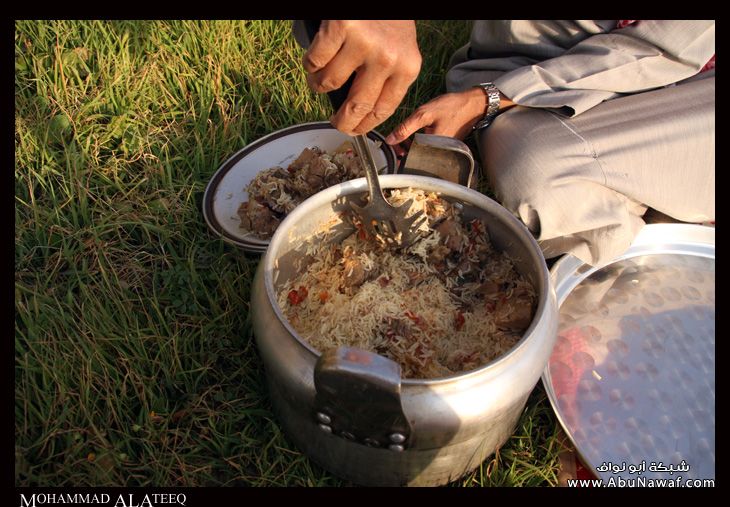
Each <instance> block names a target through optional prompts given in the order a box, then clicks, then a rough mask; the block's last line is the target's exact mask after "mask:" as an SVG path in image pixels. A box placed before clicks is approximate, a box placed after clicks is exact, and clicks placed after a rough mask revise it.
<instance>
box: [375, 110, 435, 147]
mask: <svg viewBox="0 0 730 507" xmlns="http://www.w3.org/2000/svg"><path fill="white" fill-rule="evenodd" d="M433 121H434V119H433V115H432V114H431V111H430V110H429V109H426V108H424V107H419V108H418V109H416V111H415V112H414V113H413V114H412V115H410V116H409V117H408V118H406V119H405V121H404V122H403V123H401V124H400V125H398V126H397V127H396V128H395V129H393V132H391V133H390V134H389V135H388V137H386V138H385V142H386V143H388V144H391V145H392V144H398V143H401V142H403V141H405V140H406V139H407V138H408V137H410V136H411V134H414V133H416V132H417V131H419V130H420V129H422V128H424V127H430V126H431V125H432V123H433Z"/></svg>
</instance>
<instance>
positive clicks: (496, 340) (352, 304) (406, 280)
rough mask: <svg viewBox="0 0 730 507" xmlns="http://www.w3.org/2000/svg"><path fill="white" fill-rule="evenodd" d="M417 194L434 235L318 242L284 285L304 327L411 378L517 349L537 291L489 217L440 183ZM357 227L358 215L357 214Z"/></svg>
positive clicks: (402, 197) (317, 339) (394, 197)
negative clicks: (496, 237)
mask: <svg viewBox="0 0 730 507" xmlns="http://www.w3.org/2000/svg"><path fill="white" fill-rule="evenodd" d="M409 198H413V199H414V204H413V207H414V209H412V210H411V211H415V209H423V210H424V211H426V214H427V215H428V217H429V219H428V221H427V223H425V224H424V227H425V228H426V230H427V231H428V232H429V234H428V235H427V236H426V237H424V238H423V239H421V240H419V241H417V242H416V243H415V244H414V245H412V246H410V247H409V248H408V249H406V250H405V251H402V252H399V251H392V250H389V249H387V248H383V247H382V245H380V244H379V243H378V242H376V241H375V240H374V239H372V238H369V237H367V235H366V234H364V231H362V230H361V229H357V228H356V231H355V232H354V233H352V234H351V235H350V236H348V237H347V238H346V239H345V240H344V241H341V242H333V243H329V244H327V243H326V242H323V241H319V242H312V243H311V244H308V245H307V246H306V249H307V252H308V253H309V254H311V259H312V260H311V262H310V263H309V264H308V265H307V266H305V267H303V268H302V269H301V270H299V274H298V275H296V276H294V277H293V278H292V279H290V280H289V281H288V282H286V284H284V285H283V287H281V289H280V292H279V295H278V302H279V305H280V307H281V308H282V309H283V311H284V314H285V316H286V318H287V319H288V320H289V321H290V323H291V324H292V326H293V327H294V329H296V331H297V332H298V333H299V334H300V336H301V337H303V338H304V339H305V340H307V341H308V342H309V343H310V344H311V345H312V346H313V347H314V348H316V349H317V350H319V351H326V350H329V349H332V348H336V347H338V346H350V347H359V348H362V349H365V350H369V351H371V352H375V353H378V354H381V355H383V356H385V357H388V358H390V359H392V360H394V361H396V362H397V363H398V364H399V365H400V366H401V370H402V376H403V377H405V378H438V377H444V376H448V375H453V374H455V373H461V372H464V371H469V370H472V369H474V368H477V367H479V366H481V365H484V364H486V363H488V362H489V361H492V360H493V359H495V358H497V357H499V356H501V355H503V354H504V353H506V352H507V351H508V350H509V349H510V348H512V347H513V346H514V345H515V344H516V343H517V341H519V339H520V337H521V336H522V334H523V333H524V331H525V330H526V328H527V327H528V326H529V324H530V321H531V320H532V317H533V316H534V308H535V306H536V299H537V297H536V293H535V290H534V288H533V287H532V285H531V284H530V283H529V282H528V281H527V280H526V279H525V278H524V277H523V276H522V275H520V274H519V273H518V272H517V270H516V269H515V267H514V264H513V263H512V261H511V260H510V259H509V258H508V257H507V256H506V255H505V254H503V253H501V252H499V251H497V250H496V249H495V248H494V247H493V246H492V244H491V242H490V240H489V234H488V231H487V230H486V227H485V225H484V223H483V222H481V221H479V220H471V221H469V222H466V223H465V222H464V218H463V216H462V213H461V210H460V209H459V208H457V207H455V206H452V205H451V204H450V203H449V202H448V201H446V200H444V199H441V198H440V197H439V196H438V195H436V194H435V193H432V192H424V191H421V190H414V189H397V190H394V191H391V195H390V196H389V200H390V201H391V202H393V203H394V204H396V205H397V204H398V203H399V202H405V201H406V200H407V199H409ZM346 218H347V219H348V220H350V221H352V222H353V223H354V224H355V225H356V226H357V217H355V216H348V217H346Z"/></svg>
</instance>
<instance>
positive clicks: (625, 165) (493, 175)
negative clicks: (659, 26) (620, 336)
mask: <svg viewBox="0 0 730 507" xmlns="http://www.w3.org/2000/svg"><path fill="white" fill-rule="evenodd" d="M478 144H479V149H480V154H481V157H482V163H483V166H484V168H485V170H486V174H487V177H488V178H489V182H490V184H491V185H492V187H493V188H494V191H495V195H496V196H497V198H498V199H499V200H500V202H502V204H503V205H504V206H505V207H506V208H508V209H509V210H510V211H512V212H513V213H515V214H516V215H517V216H518V217H519V218H521V219H522V220H523V221H524V222H525V224H526V225H527V226H528V228H529V229H530V230H531V231H532V232H533V234H534V235H535V237H536V238H537V239H538V242H539V243H540V245H541V247H542V248H543V251H544V253H545V256H546V257H547V258H550V257H553V256H556V255H560V254H562V253H572V254H574V255H576V256H577V257H579V258H581V259H582V260H584V261H586V262H588V263H590V264H594V265H595V264H599V263H602V262H606V261H608V260H610V259H612V258H613V257H615V256H616V255H620V254H621V253H622V252H623V251H624V250H625V249H626V248H627V247H628V246H629V245H630V244H631V241H632V240H633V238H634V237H635V236H636V234H637V233H638V232H639V230H640V229H641V227H642V226H643V225H644V222H643V221H642V220H641V215H642V214H643V213H644V212H645V211H646V207H647V206H650V207H652V208H654V209H656V210H658V211H661V212H662V213H665V214H667V215H670V216H672V217H674V218H677V219H679V220H683V221H693V222H694V221H696V222H700V221H705V220H714V215H715V79H714V77H709V78H707V79H699V80H694V81H691V82H687V83H684V84H681V85H678V86H673V87H669V88H663V89H660V90H654V91H650V92H645V93H642V94H637V95H631V96H627V97H622V98H619V99H614V100H612V101H609V102H605V103H603V104H600V105H599V106H596V107H595V108H593V109H591V110H590V111H587V112H586V113H584V114H582V115H579V116H577V117H575V118H572V119H567V118H564V117H561V116H558V115H556V114H553V113H551V112H548V111H545V110H537V109H526V108H519V107H517V108H513V109H511V110H510V111H507V112H506V113H504V114H502V115H500V116H499V117H497V119H496V120H495V122H494V123H493V124H492V125H491V126H490V127H489V128H487V129H486V130H485V131H484V132H483V134H482V135H481V136H480V138H479V139H478Z"/></svg>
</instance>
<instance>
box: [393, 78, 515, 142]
mask: <svg viewBox="0 0 730 507" xmlns="http://www.w3.org/2000/svg"><path fill="white" fill-rule="evenodd" d="M513 105H515V104H514V103H513V102H512V101H511V100H509V99H508V98H507V97H505V96H504V95H502V94H500V107H499V110H500V111H503V110H505V109H508V108H510V107H512V106H513ZM486 110H487V98H486V94H485V93H484V90H482V89H481V88H469V89H468V90H465V91H463V92H454V93H447V94H445V95H440V96H438V97H436V98H435V99H433V100H431V101H429V102H427V103H425V104H423V105H422V106H421V107H419V108H418V109H416V110H415V111H414V112H413V114H412V115H410V116H409V117H408V118H406V119H405V121H404V122H403V123H401V124H400V125H398V126H397V127H396V128H395V129H394V130H393V132H391V133H390V134H389V135H388V137H386V138H385V142H386V143H388V144H391V145H392V144H398V143H400V142H402V141H404V140H405V139H407V138H408V137H409V136H410V135H411V134H413V133H415V132H416V131H418V130H420V129H422V128H423V129H424V132H425V133H426V134H437V135H442V136H449V137H454V138H456V139H460V140H463V139H464V138H466V136H468V135H469V133H470V132H471V129H472V126H473V125H474V124H475V123H476V122H478V121H479V120H481V119H482V118H484V115H485V114H486Z"/></svg>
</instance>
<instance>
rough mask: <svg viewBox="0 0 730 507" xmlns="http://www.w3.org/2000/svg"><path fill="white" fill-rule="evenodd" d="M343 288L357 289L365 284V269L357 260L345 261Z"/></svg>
mask: <svg viewBox="0 0 730 507" xmlns="http://www.w3.org/2000/svg"><path fill="white" fill-rule="evenodd" d="M344 267H345V286H346V287H359V286H361V285H362V284H363V282H365V279H366V278H367V273H366V272H365V268H364V267H363V265H362V262H360V261H359V260H358V259H357V258H349V259H345V262H344Z"/></svg>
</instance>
